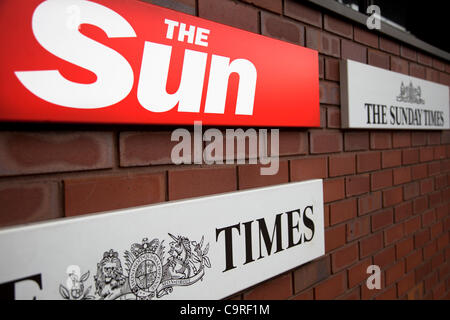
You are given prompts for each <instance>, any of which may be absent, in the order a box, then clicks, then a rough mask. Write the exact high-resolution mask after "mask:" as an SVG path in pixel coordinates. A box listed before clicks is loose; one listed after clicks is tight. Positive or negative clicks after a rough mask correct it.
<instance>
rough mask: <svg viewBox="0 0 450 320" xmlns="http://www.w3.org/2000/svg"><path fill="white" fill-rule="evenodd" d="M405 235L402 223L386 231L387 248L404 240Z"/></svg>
mask: <svg viewBox="0 0 450 320" xmlns="http://www.w3.org/2000/svg"><path fill="white" fill-rule="evenodd" d="M403 235H404V226H403V224H401V223H400V224H395V225H393V226H392V227H390V228H388V229H386V230H385V231H384V242H385V244H386V246H388V245H390V244H392V243H395V242H396V241H398V240H400V239H401V238H403Z"/></svg>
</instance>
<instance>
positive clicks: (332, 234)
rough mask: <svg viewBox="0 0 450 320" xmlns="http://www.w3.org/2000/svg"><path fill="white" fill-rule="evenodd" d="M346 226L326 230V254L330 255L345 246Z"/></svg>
mask: <svg viewBox="0 0 450 320" xmlns="http://www.w3.org/2000/svg"><path fill="white" fill-rule="evenodd" d="M345 235H346V232H345V224H341V225H339V226H337V227H334V228H328V229H327V230H325V252H326V253H328V252H330V251H332V250H334V249H336V248H338V247H341V246H343V245H344V244H345Z"/></svg>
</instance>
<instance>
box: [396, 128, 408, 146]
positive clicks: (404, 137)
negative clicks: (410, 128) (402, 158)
mask: <svg viewBox="0 0 450 320" xmlns="http://www.w3.org/2000/svg"><path fill="white" fill-rule="evenodd" d="M392 146H393V147H394V148H403V147H410V146H411V134H410V133H409V132H402V131H401V132H394V133H393V134H392Z"/></svg>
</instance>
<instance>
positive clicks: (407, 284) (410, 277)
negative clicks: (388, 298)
mask: <svg viewBox="0 0 450 320" xmlns="http://www.w3.org/2000/svg"><path fill="white" fill-rule="evenodd" d="M414 283H415V276H414V272H410V273H408V274H407V275H406V276H405V277H404V278H403V279H401V280H400V281H398V282H397V294H398V296H399V297H400V298H401V297H403V295H405V294H406V292H407V291H408V290H409V289H411V288H412V287H414Z"/></svg>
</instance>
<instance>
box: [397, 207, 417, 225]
mask: <svg viewBox="0 0 450 320" xmlns="http://www.w3.org/2000/svg"><path fill="white" fill-rule="evenodd" d="M412 212H413V205H412V202H403V203H401V204H399V205H398V206H397V207H395V209H394V216H395V222H396V223H397V222H399V221H402V220H405V219H406V218H409V217H410V216H411V215H412Z"/></svg>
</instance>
